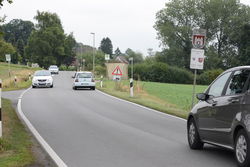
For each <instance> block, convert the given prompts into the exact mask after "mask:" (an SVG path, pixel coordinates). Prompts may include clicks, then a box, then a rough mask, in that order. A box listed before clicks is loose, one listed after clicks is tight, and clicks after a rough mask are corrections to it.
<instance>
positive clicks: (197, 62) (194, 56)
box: [190, 49, 205, 70]
mask: <svg viewBox="0 0 250 167" xmlns="http://www.w3.org/2000/svg"><path fill="white" fill-rule="evenodd" d="M204 53H205V51H204V50H203V49H192V50H191V59H190V68H191V69H198V70H203V67H204V60H205V56H204Z"/></svg>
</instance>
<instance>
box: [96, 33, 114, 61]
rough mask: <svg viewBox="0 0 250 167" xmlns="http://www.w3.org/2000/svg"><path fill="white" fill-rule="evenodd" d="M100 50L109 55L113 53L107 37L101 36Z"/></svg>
mask: <svg viewBox="0 0 250 167" xmlns="http://www.w3.org/2000/svg"><path fill="white" fill-rule="evenodd" d="M99 48H100V50H101V51H103V53H106V54H109V55H110V56H111V57H112V55H113V45H112V42H111V40H110V39H109V38H108V37H107V38H103V39H102V41H101V45H100V47H99Z"/></svg>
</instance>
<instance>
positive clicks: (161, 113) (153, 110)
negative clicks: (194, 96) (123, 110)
mask: <svg viewBox="0 0 250 167" xmlns="http://www.w3.org/2000/svg"><path fill="white" fill-rule="evenodd" d="M96 91H97V92H99V93H101V94H103V95H105V96H109V97H111V98H113V99H116V100H119V101H122V102H126V103H129V104H133V105H135V106H137V107H141V108H143V109H146V110H149V111H152V112H155V113H157V114H160V115H164V116H168V117H172V118H175V119H179V120H182V121H187V120H186V119H184V118H180V117H177V116H174V115H170V114H167V113H163V112H160V111H157V110H155V109H152V108H149V107H145V106H143V105H140V104H137V103H134V102H131V101H128V100H124V99H120V98H118V97H115V96H113V95H110V94H107V93H105V92H103V91H101V90H96Z"/></svg>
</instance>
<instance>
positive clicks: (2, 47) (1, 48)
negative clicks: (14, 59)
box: [0, 39, 15, 61]
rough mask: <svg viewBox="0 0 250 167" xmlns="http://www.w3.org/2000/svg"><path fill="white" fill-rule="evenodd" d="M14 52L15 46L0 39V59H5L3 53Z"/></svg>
mask: <svg viewBox="0 0 250 167" xmlns="http://www.w3.org/2000/svg"><path fill="white" fill-rule="evenodd" d="M13 53H15V48H14V47H13V46H12V45H11V44H10V43H7V42H5V41H4V40H1V39H0V61H5V54H13Z"/></svg>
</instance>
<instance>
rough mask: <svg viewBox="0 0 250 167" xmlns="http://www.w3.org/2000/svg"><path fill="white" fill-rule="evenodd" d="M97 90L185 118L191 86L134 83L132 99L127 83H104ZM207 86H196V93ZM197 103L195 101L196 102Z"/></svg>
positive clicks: (188, 107) (190, 95)
mask: <svg viewBox="0 0 250 167" xmlns="http://www.w3.org/2000/svg"><path fill="white" fill-rule="evenodd" d="M97 87H98V89H100V90H102V91H104V92H106V93H108V94H111V95H113V96H116V97H120V98H123V99H126V100H129V101H132V102H135V103H138V104H141V105H144V106H147V107H150V108H153V109H156V110H159V111H161V112H165V113H168V114H172V115H176V116H179V117H182V118H186V117H187V115H188V113H189V111H190V109H191V103H192V90H193V85H182V84H166V83H156V82H142V81H135V83H134V97H133V98H131V97H130V95H129V81H127V80H125V81H121V82H114V81H110V80H105V81H104V87H103V88H100V86H99V84H97ZM206 88H207V86H200V85H198V86H196V92H197V93H200V92H203V91H204V90H205V89H206ZM196 102H197V100H196Z"/></svg>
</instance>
